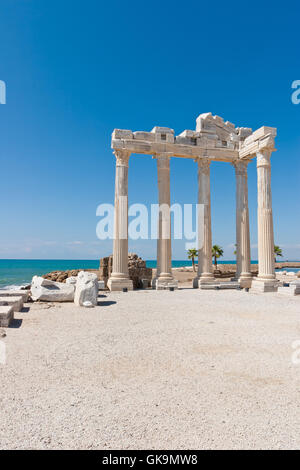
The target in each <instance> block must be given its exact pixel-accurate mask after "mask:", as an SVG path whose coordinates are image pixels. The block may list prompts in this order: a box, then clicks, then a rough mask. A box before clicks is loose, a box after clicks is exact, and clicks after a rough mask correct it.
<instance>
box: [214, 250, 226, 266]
mask: <svg viewBox="0 0 300 470" xmlns="http://www.w3.org/2000/svg"><path fill="white" fill-rule="evenodd" d="M223 253H224V251H223V250H222V248H221V247H220V246H219V245H214V246H213V247H212V256H213V258H214V262H215V267H217V265H218V263H217V258H221V256H223Z"/></svg>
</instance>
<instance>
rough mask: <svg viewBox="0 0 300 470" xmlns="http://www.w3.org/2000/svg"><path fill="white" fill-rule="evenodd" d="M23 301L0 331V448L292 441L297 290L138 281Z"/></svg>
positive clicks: (297, 441) (299, 425) (259, 445)
mask: <svg viewBox="0 0 300 470" xmlns="http://www.w3.org/2000/svg"><path fill="white" fill-rule="evenodd" d="M26 307H28V311H26V310H27V309H25V311H23V312H20V313H17V314H16V315H15V316H16V321H15V323H14V325H13V327H12V328H8V329H5V332H6V337H2V338H1V339H0V341H2V342H4V343H5V346H6V357H7V360H6V364H3V365H1V364H0V382H1V394H0V448H1V449H224V448H225V449H266V448H268V449H296V448H299V446H300V400H299V396H300V395H299V393H300V364H295V363H293V361H292V355H293V354H294V357H296V358H297V357H298V359H299V358H300V354H298V355H297V352H296V350H295V349H293V347H292V345H293V342H295V341H296V340H300V321H299V320H300V296H298V297H295V298H292V297H291V298H287V297H282V296H280V294H251V293H246V292H244V291H201V290H196V289H195V290H193V289H180V290H178V291H175V292H169V291H159V292H156V291H151V290H148V291H134V292H128V293H107V294H105V296H104V295H103V296H101V297H99V306H98V307H96V308H94V309H84V308H79V307H75V306H74V305H73V304H60V305H56V306H54V305H53V304H52V305H48V304H27V306H26ZM298 349H300V345H299V344H298ZM294 362H297V361H294ZM298 362H299V361H298Z"/></svg>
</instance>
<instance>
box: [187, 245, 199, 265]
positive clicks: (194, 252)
mask: <svg viewBox="0 0 300 470" xmlns="http://www.w3.org/2000/svg"><path fill="white" fill-rule="evenodd" d="M197 256H198V250H196V248H191V249H190V250H188V259H191V260H192V265H193V271H195V258H197Z"/></svg>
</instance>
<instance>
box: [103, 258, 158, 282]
mask: <svg viewBox="0 0 300 470" xmlns="http://www.w3.org/2000/svg"><path fill="white" fill-rule="evenodd" d="M112 265H113V256H112V255H110V256H107V257H105V258H101V260H100V269H99V275H100V279H101V280H103V281H104V283H105V287H106V286H107V281H108V279H109V277H110V275H111V272H112ZM128 274H129V278H130V279H131V280H132V282H133V288H134V289H140V288H142V287H144V286H143V280H146V281H148V285H149V286H150V285H151V280H152V269H151V268H147V267H146V261H144V260H143V259H142V258H140V257H139V256H138V255H137V254H136V253H129V254H128Z"/></svg>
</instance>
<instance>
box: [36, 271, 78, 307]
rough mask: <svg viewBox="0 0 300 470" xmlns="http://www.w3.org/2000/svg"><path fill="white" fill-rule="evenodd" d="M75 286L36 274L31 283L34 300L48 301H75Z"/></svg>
mask: <svg viewBox="0 0 300 470" xmlns="http://www.w3.org/2000/svg"><path fill="white" fill-rule="evenodd" d="M74 293H75V287H74V285H73V284H66V283H62V282H54V281H50V280H49V279H44V278H43V277H39V276H34V277H33V278H32V283H31V297H32V300H42V301H46V302H73V300H74Z"/></svg>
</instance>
